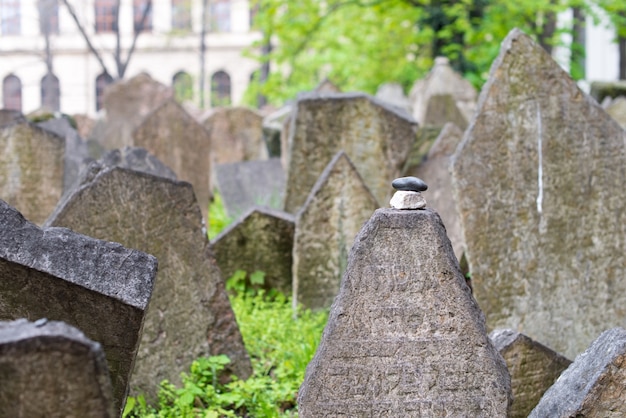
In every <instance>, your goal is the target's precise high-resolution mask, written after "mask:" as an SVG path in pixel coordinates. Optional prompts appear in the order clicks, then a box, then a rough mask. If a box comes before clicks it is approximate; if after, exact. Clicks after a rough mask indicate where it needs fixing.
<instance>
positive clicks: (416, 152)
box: [402, 126, 442, 176]
mask: <svg viewBox="0 0 626 418" xmlns="http://www.w3.org/2000/svg"><path fill="white" fill-rule="evenodd" d="M441 132H442V127H441V126H420V127H419V129H418V130H417V137H416V139H415V142H414V143H413V146H412V147H411V151H410V152H409V156H408V158H407V160H406V163H405V164H404V167H403V168H402V175H403V176H408V175H411V174H410V173H413V172H415V170H416V169H417V167H419V165H420V164H422V163H423V162H424V161H425V160H426V158H428V153H429V152H430V148H431V147H432V145H433V144H434V143H435V141H436V140H437V138H438V137H439V135H440V134H441Z"/></svg>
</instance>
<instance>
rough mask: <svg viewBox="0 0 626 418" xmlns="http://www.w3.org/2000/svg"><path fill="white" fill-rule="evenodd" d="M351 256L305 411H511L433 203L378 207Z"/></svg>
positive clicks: (303, 394) (308, 384)
mask: <svg viewBox="0 0 626 418" xmlns="http://www.w3.org/2000/svg"><path fill="white" fill-rule="evenodd" d="M354 242H355V244H354V246H353V247H352V250H351V252H350V259H349V261H348V267H347V270H346V273H345V274H344V276H343V279H342V282H341V289H340V292H339V296H338V297H337V299H335V302H334V303H333V306H332V308H331V311H330V316H329V320H328V324H327V325H326V328H325V330H324V334H323V335H322V340H321V342H320V345H319V347H318V349H317V352H316V353H315V357H314V358H313V360H312V361H311V363H309V365H308V367H307V370H306V375H305V379H304V383H303V384H302V386H301V387H300V391H299V395H298V404H299V414H300V416H301V417H304V418H307V417H318V416H350V417H356V416H377V417H379V416H388V417H424V416H428V417H445V416H472V417H505V416H506V414H507V411H508V407H509V404H510V401H511V396H510V380H509V375H508V372H507V370H506V365H505V363H504V361H503V359H502V357H500V355H499V354H498V352H497V350H496V349H495V348H494V347H493V345H492V344H491V342H490V341H489V338H488V337H487V331H486V327H485V322H484V317H483V315H482V313H481V311H480V309H479V307H478V304H477V303H476V301H475V300H474V298H473V297H472V295H471V293H470V291H469V288H468V287H467V285H466V284H465V279H464V278H463V275H462V273H461V271H460V269H459V264H458V262H457V260H456V257H455V256H454V253H453V251H452V246H451V245H450V241H449V240H448V238H447V237H446V233H445V228H444V227H443V224H442V223H441V219H440V218H439V216H438V215H437V214H436V213H435V212H434V211H432V210H431V209H425V210H419V211H398V210H394V209H378V210H377V211H376V212H375V213H374V215H373V216H372V217H371V218H370V220H369V221H368V222H367V223H366V224H365V226H363V228H362V229H361V231H360V232H359V234H358V236H357V237H356V239H355V241H354Z"/></svg>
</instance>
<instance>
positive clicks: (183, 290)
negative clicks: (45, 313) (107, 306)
mask: <svg viewBox="0 0 626 418" xmlns="http://www.w3.org/2000/svg"><path fill="white" fill-rule="evenodd" d="M98 168H99V170H98ZM47 223H48V224H49V225H54V226H64V227H67V228H71V229H73V230H75V231H77V232H81V233H84V234H88V235H90V236H94V237H96V238H100V239H106V240H110V241H115V242H120V243H122V244H123V245H125V246H128V247H131V248H137V249H140V250H142V251H145V252H148V253H150V254H153V255H154V256H156V257H157V259H158V260H159V277H158V280H157V282H156V284H155V287H154V292H153V295H152V300H151V302H150V309H149V310H148V313H147V315H146V320H145V324H144V327H143V335H142V339H141V344H140V346H139V350H138V352H137V360H136V363H135V368H134V371H133V375H132V380H131V382H130V386H131V390H132V393H133V394H139V393H145V394H146V395H147V396H148V398H149V399H155V398H156V394H157V391H158V386H159V383H160V382H161V381H162V380H163V379H168V380H169V381H171V382H175V383H176V382H180V373H181V372H183V371H186V370H188V369H189V366H190V364H191V362H192V361H193V360H195V359H196V358H198V357H200V356H209V355H217V354H226V355H228V356H229V357H230V359H231V360H232V366H233V367H232V371H234V372H235V373H236V374H237V375H238V376H240V377H241V378H244V379H245V378H246V377H248V376H249V375H250V372H251V367H250V361H249V359H248V355H247V353H246V350H245V348H244V346H243V342H242V339H241V334H240V333H239V328H238V326H237V323H236V321H235V317H234V314H233V312H232V309H231V306H230V302H229V301H228V297H227V295H226V292H225V290H224V281H223V279H222V277H221V273H220V271H219V269H218V267H217V264H216V262H215V259H214V258H213V255H212V253H211V251H210V249H209V243H208V239H207V237H206V235H205V234H204V232H203V228H202V216H201V213H200V209H199V207H198V204H197V201H196V199H195V196H194V193H193V189H192V187H191V185H190V184H189V183H186V182H176V181H172V180H169V179H166V178H163V177H157V176H152V175H149V174H146V173H143V172H138V171H133V170H128V169H124V168H120V167H107V166H100V167H93V168H92V170H91V175H90V176H89V177H88V178H86V179H85V180H84V182H83V183H82V184H81V186H80V187H79V188H78V189H75V190H74V191H73V193H72V194H70V195H68V196H67V197H66V198H65V199H64V200H63V202H61V204H60V205H59V207H58V208H57V210H56V211H55V213H54V214H53V216H52V217H51V218H50V219H49V220H48V222H47Z"/></svg>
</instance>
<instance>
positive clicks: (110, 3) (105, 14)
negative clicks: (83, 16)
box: [94, 0, 117, 33]
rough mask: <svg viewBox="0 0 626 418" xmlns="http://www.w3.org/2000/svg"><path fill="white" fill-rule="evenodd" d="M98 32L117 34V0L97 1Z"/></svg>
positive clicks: (95, 4) (95, 2)
mask: <svg viewBox="0 0 626 418" xmlns="http://www.w3.org/2000/svg"><path fill="white" fill-rule="evenodd" d="M94 8H95V15H96V32H97V33H100V32H115V31H116V30H117V23H116V22H115V16H116V15H117V11H116V2H115V0H95V1H94Z"/></svg>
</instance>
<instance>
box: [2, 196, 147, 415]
mask: <svg viewBox="0 0 626 418" xmlns="http://www.w3.org/2000/svg"><path fill="white" fill-rule="evenodd" d="M0 230H2V231H3V233H2V234H0V320H2V321H8V320H14V319H18V318H27V319H29V320H36V319H39V318H48V319H50V320H57V321H63V322H66V323H68V324H69V325H72V326H74V327H76V328H79V329H80V330H81V331H83V332H84V333H85V335H86V336H87V337H88V338H90V339H92V340H94V341H97V342H99V343H100V344H102V347H103V348H104V352H105V354H106V357H107V364H108V367H109V371H110V373H111V383H112V386H113V399H114V404H115V408H116V411H121V409H122V408H123V406H124V402H125V399H126V393H127V390H128V382H129V378H130V374H131V371H132V369H133V364H134V361H135V355H136V353H137V348H138V346H139V340H140V338H141V332H142V327H143V322H144V315H145V313H146V310H147V307H148V302H149V301H150V297H151V294H152V288H153V286H154V281H155V277H156V273H157V260H156V258H154V257H153V256H151V255H148V254H145V253H143V252H141V251H137V250H132V249H128V248H125V247H123V246H122V245H120V244H117V243H113V242H106V241H101V240H98V239H95V238H91V237H87V236H85V235H81V234H78V233H76V232H73V231H70V230H69V229H66V228H39V227H37V226H36V225H34V224H32V223H30V222H28V221H27V220H26V219H24V217H23V216H22V215H21V214H20V213H19V212H18V211H17V210H15V209H14V208H13V207H11V206H9V205H8V204H7V203H6V202H4V201H2V200H0Z"/></svg>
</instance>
